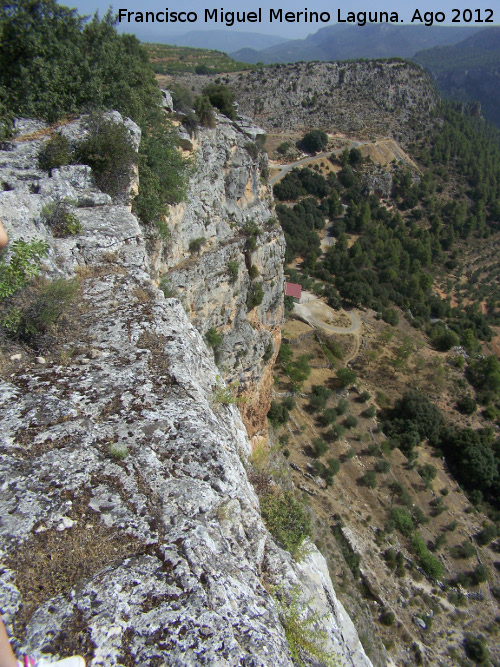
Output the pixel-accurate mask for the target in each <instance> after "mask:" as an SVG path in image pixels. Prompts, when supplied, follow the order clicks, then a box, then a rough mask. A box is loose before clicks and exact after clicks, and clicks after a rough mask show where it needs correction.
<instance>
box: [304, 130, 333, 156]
mask: <svg viewBox="0 0 500 667" xmlns="http://www.w3.org/2000/svg"><path fill="white" fill-rule="evenodd" d="M301 146H302V147H303V148H304V150H306V151H309V152H311V153H317V152H318V151H322V150H324V149H325V148H326V147H327V146H328V135H327V133H326V132H324V131H323V130H311V131H310V132H307V134H305V135H304V137H303V139H302V141H301Z"/></svg>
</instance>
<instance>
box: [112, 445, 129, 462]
mask: <svg viewBox="0 0 500 667" xmlns="http://www.w3.org/2000/svg"><path fill="white" fill-rule="evenodd" d="M109 455H110V456H111V458H112V459H115V460H116V461H123V459H126V458H127V456H128V448H127V445H125V444H122V443H118V442H114V443H112V444H111V445H110V446H109Z"/></svg>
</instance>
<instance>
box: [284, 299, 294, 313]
mask: <svg viewBox="0 0 500 667" xmlns="http://www.w3.org/2000/svg"><path fill="white" fill-rule="evenodd" d="M294 305H295V301H294V300H293V296H285V298H284V306H285V312H286V313H291V312H292V310H293V309H294Z"/></svg>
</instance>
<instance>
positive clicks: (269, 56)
mask: <svg viewBox="0 0 500 667" xmlns="http://www.w3.org/2000/svg"><path fill="white" fill-rule="evenodd" d="M478 30H479V28H477V27H451V26H409V25H406V26H403V25H387V24H385V23H383V24H382V23H376V24H371V25H365V26H363V27H360V26H347V25H344V24H339V23H337V24H335V25H331V26H327V27H326V28H321V29H320V30H318V31H317V32H315V33H314V34H312V35H308V37H306V38H305V39H295V40H289V41H287V42H285V43H284V44H276V45H274V46H271V47H268V48H265V49H261V50H257V49H255V48H253V47H248V46H243V45H241V48H240V49H239V50H238V51H234V52H230V53H229V55H230V56H231V58H234V59H235V60H238V61H240V62H247V63H250V64H255V63H258V62H262V63H264V64H270V63H286V62H297V61H301V60H303V61H310V60H327V61H329V60H349V59H356V58H392V57H400V58H411V57H412V56H414V55H415V54H416V53H417V51H421V50H423V49H431V48H433V47H435V46H446V45H449V44H456V43H457V42H460V41H461V40H463V39H465V38H467V37H470V36H471V35H473V34H474V33H476V32H478Z"/></svg>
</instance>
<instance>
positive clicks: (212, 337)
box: [205, 327, 222, 350]
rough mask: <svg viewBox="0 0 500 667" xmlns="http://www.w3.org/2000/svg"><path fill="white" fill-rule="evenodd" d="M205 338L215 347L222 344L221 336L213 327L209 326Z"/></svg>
mask: <svg viewBox="0 0 500 667" xmlns="http://www.w3.org/2000/svg"><path fill="white" fill-rule="evenodd" d="M205 339H206V341H207V343H208V344H209V345H210V347H212V348H214V350H215V349H217V348H218V347H219V346H220V345H222V336H221V335H220V333H219V332H218V331H217V329H216V328H215V327H211V328H210V329H209V330H208V331H207V332H206V334H205Z"/></svg>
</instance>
